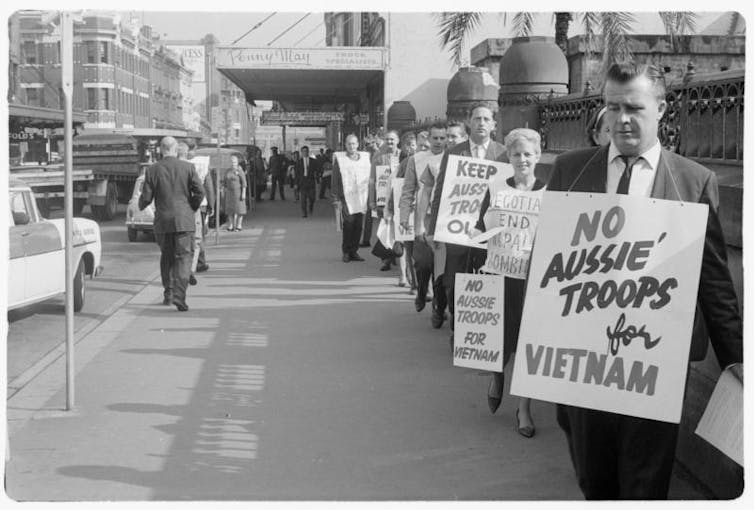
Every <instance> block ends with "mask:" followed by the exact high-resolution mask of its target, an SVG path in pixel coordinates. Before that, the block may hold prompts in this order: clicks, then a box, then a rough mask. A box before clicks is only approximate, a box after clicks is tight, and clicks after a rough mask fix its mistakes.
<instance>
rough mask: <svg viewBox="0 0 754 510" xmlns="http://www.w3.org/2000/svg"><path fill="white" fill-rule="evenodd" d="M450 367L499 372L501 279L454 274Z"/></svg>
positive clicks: (500, 352)
mask: <svg viewBox="0 0 754 510" xmlns="http://www.w3.org/2000/svg"><path fill="white" fill-rule="evenodd" d="M454 299H455V310H454V324H455V329H454V331H453V338H454V341H453V365H455V366H457V367H467V368H478V369H480V370H489V371H493V372H502V371H503V315H504V313H503V310H504V306H505V303H503V277H502V276H497V275H483V274H467V273H456V286H455V297H454Z"/></svg>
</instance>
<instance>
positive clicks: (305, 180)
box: [296, 145, 318, 218]
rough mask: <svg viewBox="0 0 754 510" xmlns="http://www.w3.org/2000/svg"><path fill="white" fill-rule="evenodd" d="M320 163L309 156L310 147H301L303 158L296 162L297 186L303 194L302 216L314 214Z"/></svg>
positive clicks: (301, 194)
mask: <svg viewBox="0 0 754 510" xmlns="http://www.w3.org/2000/svg"><path fill="white" fill-rule="evenodd" d="M317 172H318V165H317V160H316V159H315V158H311V157H309V147H307V146H306V145H304V146H303V147H301V159H300V160H299V161H298V162H296V188H297V189H298V191H299V193H300V196H301V216H302V217H304V218H306V217H307V215H309V214H314V199H315V198H316V186H317V182H316V179H317Z"/></svg>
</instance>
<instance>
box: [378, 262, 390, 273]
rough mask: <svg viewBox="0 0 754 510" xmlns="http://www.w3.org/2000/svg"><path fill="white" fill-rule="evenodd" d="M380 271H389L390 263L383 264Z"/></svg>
mask: <svg viewBox="0 0 754 510" xmlns="http://www.w3.org/2000/svg"><path fill="white" fill-rule="evenodd" d="M380 271H390V262H385V263H384V264H382V267H381V268H380Z"/></svg>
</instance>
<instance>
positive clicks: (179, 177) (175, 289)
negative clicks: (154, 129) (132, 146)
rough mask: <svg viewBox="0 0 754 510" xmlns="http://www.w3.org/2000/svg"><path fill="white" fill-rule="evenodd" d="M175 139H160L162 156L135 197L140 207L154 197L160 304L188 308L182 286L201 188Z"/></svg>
mask: <svg viewBox="0 0 754 510" xmlns="http://www.w3.org/2000/svg"><path fill="white" fill-rule="evenodd" d="M177 146H178V142H176V140H175V138H173V137H172V136H166V137H164V138H163V139H162V141H160V149H161V153H162V156H163V157H162V159H161V160H160V161H158V162H157V163H154V164H153V165H152V166H150V167H149V168H148V169H147V171H146V172H145V176H144V185H143V187H142V192H141V196H140V197H139V209H141V210H144V209H145V208H146V207H147V206H149V204H150V203H151V202H152V201H153V200H154V207H155V214H154V235H155V239H156V240H157V243H158V244H159V245H160V276H161V279H162V288H163V301H162V302H163V304H165V305H169V304H170V303H172V304H174V305H175V307H176V308H177V309H178V310H179V311H182V312H185V311H187V310H188V304H187V303H186V287H187V286H188V281H189V276H190V273H191V249H192V245H193V237H194V229H195V226H194V225H195V216H194V212H195V211H196V210H197V209H198V208H199V204H201V202H202V199H203V198H204V188H203V186H202V183H201V182H200V181H199V176H198V175H197V173H196V171H195V170H194V167H193V165H192V164H191V163H189V162H187V161H181V160H179V159H178V158H177V157H176V156H177V154H178V150H177V149H178V147H177Z"/></svg>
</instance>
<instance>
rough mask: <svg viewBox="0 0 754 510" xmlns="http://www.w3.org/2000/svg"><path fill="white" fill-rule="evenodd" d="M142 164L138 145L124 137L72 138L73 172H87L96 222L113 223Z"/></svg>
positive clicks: (144, 164) (146, 164)
mask: <svg viewBox="0 0 754 510" xmlns="http://www.w3.org/2000/svg"><path fill="white" fill-rule="evenodd" d="M147 166H149V163H148V162H141V154H140V151H139V142H138V141H137V139H136V138H134V137H133V136H130V135H127V134H117V133H113V134H105V133H103V134H99V133H98V134H86V133H83V134H80V135H79V136H77V137H75V138H74V139H73V170H74V172H76V171H79V170H83V171H86V170H89V171H91V172H92V179H91V180H90V181H89V183H88V187H87V188H88V196H87V203H88V204H89V206H90V207H91V209H92V216H93V217H94V219H95V220H100V221H101V220H104V221H109V220H112V219H113V217H114V216H115V213H116V211H117V208H118V204H119V203H122V204H127V203H128V200H129V199H130V198H131V192H132V190H133V187H134V183H135V182H136V178H137V177H139V175H140V174H141V173H142V171H143V169H144V168H145V167H147Z"/></svg>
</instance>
